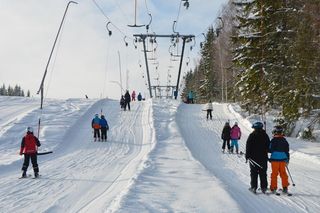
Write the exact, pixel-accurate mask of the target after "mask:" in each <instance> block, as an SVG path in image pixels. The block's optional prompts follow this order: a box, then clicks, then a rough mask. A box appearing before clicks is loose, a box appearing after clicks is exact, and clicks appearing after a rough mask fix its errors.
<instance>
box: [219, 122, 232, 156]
mask: <svg viewBox="0 0 320 213" xmlns="http://www.w3.org/2000/svg"><path fill="white" fill-rule="evenodd" d="M230 131H231V127H230V124H229V122H226V123H225V125H224V127H223V130H222V134H221V139H222V140H223V144H222V152H224V150H225V148H226V144H227V148H228V152H230Z"/></svg>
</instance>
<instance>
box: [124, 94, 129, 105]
mask: <svg viewBox="0 0 320 213" xmlns="http://www.w3.org/2000/svg"><path fill="white" fill-rule="evenodd" d="M124 100H125V101H126V102H127V103H129V102H130V101H131V96H130V94H129V92H126V94H124Z"/></svg>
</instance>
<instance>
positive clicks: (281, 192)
mask: <svg viewBox="0 0 320 213" xmlns="http://www.w3.org/2000/svg"><path fill="white" fill-rule="evenodd" d="M249 191H250V192H252V193H253V194H255V195H257V194H260V192H261V194H266V195H270V194H274V195H277V196H280V195H281V194H283V195H287V196H289V197H290V196H292V193H289V192H283V190H282V189H279V191H276V192H270V191H266V192H264V193H263V192H262V191H261V189H260V190H257V191H259V193H258V192H257V191H255V190H252V189H251V188H249Z"/></svg>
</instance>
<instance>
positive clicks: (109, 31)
mask: <svg viewBox="0 0 320 213" xmlns="http://www.w3.org/2000/svg"><path fill="white" fill-rule="evenodd" d="M109 24H111V22H110V21H109V22H108V23H107V25H106V27H107V30H108V34H109V36H111V35H112V31H111V30H110V29H109V28H108V25H109Z"/></svg>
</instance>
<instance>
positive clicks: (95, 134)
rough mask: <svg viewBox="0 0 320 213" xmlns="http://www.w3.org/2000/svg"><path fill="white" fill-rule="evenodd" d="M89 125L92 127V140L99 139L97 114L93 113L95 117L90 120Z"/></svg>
mask: <svg viewBox="0 0 320 213" xmlns="http://www.w3.org/2000/svg"><path fill="white" fill-rule="evenodd" d="M91 127H92V128H93V137H94V141H97V138H98V141H100V118H99V115H98V114H95V117H94V118H93V119H92V121H91Z"/></svg>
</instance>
